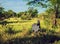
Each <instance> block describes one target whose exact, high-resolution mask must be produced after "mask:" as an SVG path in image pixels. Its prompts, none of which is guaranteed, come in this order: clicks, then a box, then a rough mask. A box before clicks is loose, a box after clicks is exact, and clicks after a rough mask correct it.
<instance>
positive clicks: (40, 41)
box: [4, 35, 60, 44]
mask: <svg viewBox="0 0 60 44" xmlns="http://www.w3.org/2000/svg"><path fill="white" fill-rule="evenodd" d="M59 40H60V37H57V36H53V35H43V36H42V37H41V36H40V37H38V36H36V37H30V38H29V37H25V38H15V39H12V40H8V41H6V42H5V43H4V44H52V43H54V42H55V41H59Z"/></svg>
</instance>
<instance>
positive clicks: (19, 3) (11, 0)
mask: <svg viewBox="0 0 60 44" xmlns="http://www.w3.org/2000/svg"><path fill="white" fill-rule="evenodd" d="M26 4H27V1H23V0H0V6H2V7H4V8H5V10H13V11H14V12H22V11H26V10H28V8H29V7H30V6H29V5H26ZM34 8H36V9H37V10H38V12H39V13H42V12H44V11H45V10H46V9H45V8H41V7H34Z"/></svg>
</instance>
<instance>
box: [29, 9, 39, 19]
mask: <svg viewBox="0 0 60 44" xmlns="http://www.w3.org/2000/svg"><path fill="white" fill-rule="evenodd" d="M28 13H29V15H30V16H31V17H32V18H34V17H37V16H38V11H37V9H34V8H29V9H28Z"/></svg>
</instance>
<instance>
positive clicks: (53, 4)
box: [27, 0, 60, 26]
mask: <svg viewBox="0 0 60 44" xmlns="http://www.w3.org/2000/svg"><path fill="white" fill-rule="evenodd" d="M27 4H28V5H33V6H40V7H44V8H47V9H50V10H53V11H54V12H55V20H54V21H55V23H54V25H55V26H56V25H57V23H56V18H57V16H58V14H59V8H60V0H29V2H28V3H27Z"/></svg>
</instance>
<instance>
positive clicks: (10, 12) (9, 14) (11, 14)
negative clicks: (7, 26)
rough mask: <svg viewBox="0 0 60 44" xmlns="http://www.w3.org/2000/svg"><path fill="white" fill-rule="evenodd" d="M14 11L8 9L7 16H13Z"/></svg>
mask: <svg viewBox="0 0 60 44" xmlns="http://www.w3.org/2000/svg"><path fill="white" fill-rule="evenodd" d="M15 14H16V13H15V12H14V11H12V10H8V17H14V16H15Z"/></svg>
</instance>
